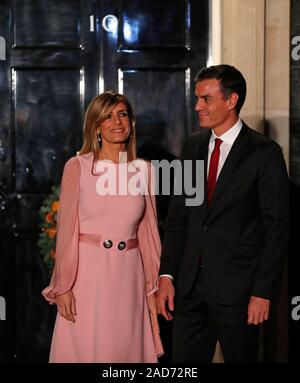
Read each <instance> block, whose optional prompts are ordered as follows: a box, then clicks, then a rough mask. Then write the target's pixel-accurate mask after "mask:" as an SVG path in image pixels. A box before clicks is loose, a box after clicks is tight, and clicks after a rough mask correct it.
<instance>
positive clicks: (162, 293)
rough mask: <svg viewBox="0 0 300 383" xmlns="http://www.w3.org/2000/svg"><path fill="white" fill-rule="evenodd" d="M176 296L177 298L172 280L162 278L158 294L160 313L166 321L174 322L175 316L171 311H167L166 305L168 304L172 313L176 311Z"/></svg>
mask: <svg viewBox="0 0 300 383" xmlns="http://www.w3.org/2000/svg"><path fill="white" fill-rule="evenodd" d="M174 296H175V289H174V286H173V283H172V280H171V278H169V277H160V278H159V287H158V294H157V303H158V312H159V314H161V315H162V316H163V317H164V318H165V319H166V320H172V319H173V315H172V314H171V313H170V312H169V311H167V310H166V304H168V309H169V310H170V311H173V310H174ZM167 302H168V303H167Z"/></svg>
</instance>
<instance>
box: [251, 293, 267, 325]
mask: <svg viewBox="0 0 300 383" xmlns="http://www.w3.org/2000/svg"><path fill="white" fill-rule="evenodd" d="M270 305H271V301H270V300H269V299H264V298H259V297H255V296H253V295H252V296H251V298H250V302H249V305H248V321H247V324H255V325H258V324H259V323H263V322H264V321H265V320H267V319H268V318H269V310H270Z"/></svg>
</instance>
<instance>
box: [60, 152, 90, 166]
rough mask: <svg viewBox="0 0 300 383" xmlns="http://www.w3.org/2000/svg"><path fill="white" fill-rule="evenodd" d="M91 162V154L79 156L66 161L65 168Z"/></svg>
mask: <svg viewBox="0 0 300 383" xmlns="http://www.w3.org/2000/svg"><path fill="white" fill-rule="evenodd" d="M92 160H93V153H86V154H79V153H77V154H76V156H73V157H71V158H69V159H68V161H67V162H66V164H65V166H78V165H79V164H80V163H81V164H84V163H85V162H90V161H92Z"/></svg>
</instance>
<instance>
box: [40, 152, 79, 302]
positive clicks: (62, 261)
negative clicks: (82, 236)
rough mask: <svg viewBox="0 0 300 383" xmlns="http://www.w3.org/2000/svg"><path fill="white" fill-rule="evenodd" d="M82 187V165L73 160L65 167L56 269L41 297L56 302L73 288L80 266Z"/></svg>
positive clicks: (60, 201) (60, 204) (58, 224)
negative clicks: (79, 202)
mask: <svg viewBox="0 0 300 383" xmlns="http://www.w3.org/2000/svg"><path fill="white" fill-rule="evenodd" d="M79 185H80V163H79V160H78V158H77V157H72V158H71V159H70V160H69V161H68V162H67V163H66V164H65V167H64V171H63V176H62V181H61V190H60V199H59V210H58V214H57V216H58V217H57V240H56V257H55V266H54V270H53V274H52V278H51V282H50V285H49V286H48V287H46V288H45V289H44V290H43V291H42V294H43V296H44V297H45V298H46V299H47V300H48V301H49V302H50V303H55V297H56V296H57V295H61V294H64V293H65V292H67V291H69V290H71V289H72V287H73V285H74V282H75V278H76V273H77V266H78V233H79V217H78V200H79Z"/></svg>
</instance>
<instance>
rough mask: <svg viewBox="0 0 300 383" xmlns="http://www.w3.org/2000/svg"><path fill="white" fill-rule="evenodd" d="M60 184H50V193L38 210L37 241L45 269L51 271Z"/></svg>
mask: <svg viewBox="0 0 300 383" xmlns="http://www.w3.org/2000/svg"><path fill="white" fill-rule="evenodd" d="M59 192H60V185H56V186H52V188H51V193H50V194H49V196H48V197H47V198H46V199H45V200H44V201H43V204H42V206H41V208H40V210H39V214H40V217H41V219H42V220H41V223H40V229H41V231H40V234H39V240H38V242H37V245H38V247H39V248H40V251H41V254H42V255H43V257H44V262H45V264H46V267H47V269H48V270H49V272H50V273H52V270H53V267H54V262H55V245H56V217H57V211H58V208H59Z"/></svg>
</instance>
